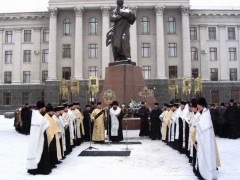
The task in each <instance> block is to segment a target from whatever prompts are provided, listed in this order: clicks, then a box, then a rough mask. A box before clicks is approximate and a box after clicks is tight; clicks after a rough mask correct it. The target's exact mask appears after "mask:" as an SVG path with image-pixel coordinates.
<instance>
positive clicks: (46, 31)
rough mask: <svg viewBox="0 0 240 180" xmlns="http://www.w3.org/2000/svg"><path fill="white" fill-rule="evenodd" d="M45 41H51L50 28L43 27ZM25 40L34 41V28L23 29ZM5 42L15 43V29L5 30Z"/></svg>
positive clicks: (27, 41)
mask: <svg viewBox="0 0 240 180" xmlns="http://www.w3.org/2000/svg"><path fill="white" fill-rule="evenodd" d="M42 40H43V42H49V29H43V36H42ZM23 42H25V43H30V42H32V30H23ZM5 43H13V31H12V30H7V31H5Z"/></svg>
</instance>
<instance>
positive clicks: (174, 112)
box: [15, 98, 240, 179]
mask: <svg viewBox="0 0 240 180" xmlns="http://www.w3.org/2000/svg"><path fill="white" fill-rule="evenodd" d="M136 114H137V115H138V117H140V124H141V125H140V133H139V136H147V137H149V138H151V139H152V140H162V141H163V142H165V143H166V144H167V145H169V146H170V147H171V148H173V149H175V150H177V151H179V153H181V154H186V155H187V157H188V158H189V163H190V164H191V165H192V166H193V171H194V173H195V174H196V175H197V176H198V177H199V178H200V179H214V178H215V177H216V174H217V173H216V172H217V168H218V167H219V166H220V159H219V155H218V149H217V143H216V140H215V134H216V135H218V136H220V137H228V138H237V137H239V132H240V128H239V127H240V125H239V124H240V116H239V115H240V110H239V107H238V106H237V105H236V103H234V102H233V100H232V99H231V100H230V102H229V105H228V106H227V107H226V106H225V105H224V104H223V103H221V105H220V106H216V105H214V104H210V105H209V106H208V105H207V102H206V100H205V98H199V99H198V100H197V99H192V100H191V101H190V102H187V101H181V102H180V103H173V102H170V103H169V104H168V103H167V104H164V107H163V108H160V106H159V104H158V103H155V104H154V108H153V109H151V110H150V109H149V108H148V107H147V106H146V104H145V103H144V102H142V103H141V107H140V108H139V109H138V111H137V112H136ZM125 116H126V107H125V106H124V105H119V104H118V102H117V101H113V102H112V104H111V105H110V107H107V108H102V104H101V102H98V103H97V104H96V105H86V108H85V110H84V111H82V110H81V107H80V104H79V103H78V102H74V103H72V104H68V103H64V104H62V105H61V106H56V107H53V106H52V105H51V104H47V105H46V106H45V104H44V102H43V101H38V102H37V104H36V106H29V105H28V104H25V106H24V107H23V108H22V109H21V110H18V111H16V114H15V127H16V130H18V131H19V132H21V133H23V134H25V135H29V134H30V142H29V151H28V156H27V169H28V173H30V174H34V175H35V174H49V173H51V170H52V168H55V167H56V166H57V164H59V163H61V162H62V160H63V159H65V157H66V156H67V155H68V154H69V153H71V151H72V148H74V147H75V146H79V145H80V144H81V143H82V142H83V141H94V142H95V143H104V142H105V130H107V134H108V135H109V136H108V137H109V140H110V141H112V142H119V141H122V140H123V132H122V120H123V118H124V117H125ZM149 120H150V121H149ZM16 124H17V125H16Z"/></svg>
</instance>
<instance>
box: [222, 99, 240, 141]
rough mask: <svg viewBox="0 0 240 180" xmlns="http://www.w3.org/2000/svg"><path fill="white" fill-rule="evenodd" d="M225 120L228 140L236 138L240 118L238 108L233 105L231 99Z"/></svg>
mask: <svg viewBox="0 0 240 180" xmlns="http://www.w3.org/2000/svg"><path fill="white" fill-rule="evenodd" d="M225 118H226V120H227V123H228V138H230V139H236V138H238V133H239V132H238V131H239V130H238V128H239V121H240V117H239V112H238V107H237V106H236V105H234V101H233V99H231V100H230V103H229V106H228V108H227V110H226V113H225Z"/></svg>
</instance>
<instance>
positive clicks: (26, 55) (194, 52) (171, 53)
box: [5, 43, 237, 64]
mask: <svg viewBox="0 0 240 180" xmlns="http://www.w3.org/2000/svg"><path fill="white" fill-rule="evenodd" d="M141 49H142V57H143V58H150V57H151V45H150V43H142V45H141ZM31 54H32V52H31V50H24V51H23V62H24V63H30V62H31ZM228 54H229V60H230V61H236V60H237V49H236V48H234V47H231V48H229V49H228ZM48 57H49V50H48V49H43V51H42V62H43V63H47V62H48ZM62 57H63V58H71V45H70V44H64V45H63V51H62ZM97 57H98V47H97V44H89V45H88V58H89V59H96V58H97ZM168 57H169V58H172V57H177V44H176V43H168ZM209 57H210V60H211V61H217V59H218V56H217V48H216V47H210V48H209ZM12 58H13V52H12V50H7V51H5V64H11V63H12ZM191 60H192V61H196V60H198V48H196V47H191Z"/></svg>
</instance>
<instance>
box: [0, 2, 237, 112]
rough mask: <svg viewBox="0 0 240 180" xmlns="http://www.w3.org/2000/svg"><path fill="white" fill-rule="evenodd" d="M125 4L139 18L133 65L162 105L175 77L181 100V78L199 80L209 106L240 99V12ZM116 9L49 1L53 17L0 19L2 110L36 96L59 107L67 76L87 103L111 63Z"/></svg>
mask: <svg viewBox="0 0 240 180" xmlns="http://www.w3.org/2000/svg"><path fill="white" fill-rule="evenodd" d="M125 4H126V5H128V7H129V8H131V9H132V10H133V11H134V13H135V14H136V16H137V20H136V22H135V24H133V25H132V26H131V30H130V35H131V56H132V61H134V62H136V64H137V65H138V66H141V67H142V70H143V77H144V78H145V79H146V83H147V84H148V86H149V88H152V89H154V94H155V96H156V99H157V100H158V101H159V102H161V103H162V102H165V101H169V100H170V97H169V95H168V85H167V83H168V82H167V80H168V79H169V77H171V76H175V77H177V78H178V79H179V95H178V97H179V98H181V93H180V92H181V86H182V85H181V82H182V79H183V78H185V77H192V78H196V77H197V76H200V77H201V79H202V80H203V91H202V95H204V96H206V98H207V99H208V101H209V102H215V103H218V102H222V101H223V102H226V101H228V100H229V99H230V98H234V99H235V100H236V101H238V102H239V101H240V82H239V81H240V73H239V71H240V10H220V9H219V10H207V9H191V8H190V6H189V0H181V1H179V0H178V1H177V0H151V1H150V0H145V1H140V0H126V1H125ZM115 7H116V1H115V0H106V1H99V0H98V1H97V0H87V1H85V0H81V1H76V0H50V1H49V11H48V12H33V13H9V14H0V68H1V72H0V109H2V110H10V109H14V108H16V107H19V106H21V105H22V104H24V103H26V102H28V103H35V102H36V101H37V100H39V99H45V101H47V102H53V103H54V104H57V103H59V99H60V95H59V81H60V80H61V79H62V78H65V79H70V78H72V79H77V80H79V81H80V95H79V96H77V97H74V99H76V100H80V101H81V102H82V104H85V103H86V101H87V100H86V91H87V89H88V87H87V80H88V78H89V77H90V76H98V77H99V78H100V79H101V80H104V79H105V67H107V66H108V63H110V62H112V61H113V57H112V55H111V47H110V46H108V47H106V45H105V44H106V42H105V40H106V33H107V32H108V30H109V28H110V27H111V25H112V24H111V22H110V15H111V11H112V10H113V8H115ZM100 84H101V83H100ZM100 89H101V88H100ZM193 96H194V93H193V94H192V95H191V97H193ZM189 98H190V97H189Z"/></svg>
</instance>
